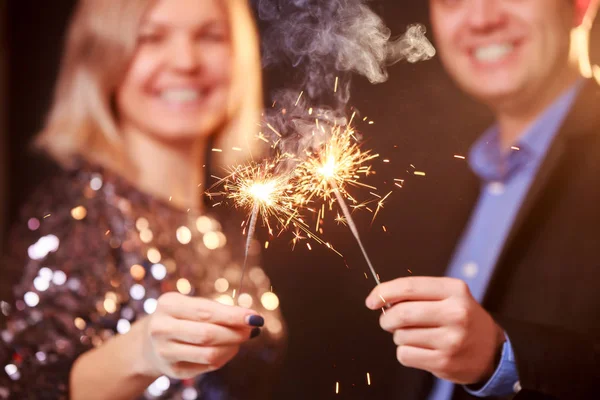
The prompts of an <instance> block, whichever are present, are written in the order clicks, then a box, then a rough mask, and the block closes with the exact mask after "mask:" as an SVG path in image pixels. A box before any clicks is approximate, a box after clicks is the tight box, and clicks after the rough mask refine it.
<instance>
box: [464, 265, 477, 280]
mask: <svg viewBox="0 0 600 400" xmlns="http://www.w3.org/2000/svg"><path fill="white" fill-rule="evenodd" d="M478 272H479V266H478V265H477V264H476V263H474V262H469V263H466V264H465V265H463V267H462V273H463V275H464V276H465V278H475V277H476V276H477V273H478Z"/></svg>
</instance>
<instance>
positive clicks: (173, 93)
mask: <svg viewBox="0 0 600 400" xmlns="http://www.w3.org/2000/svg"><path fill="white" fill-rule="evenodd" d="M160 97H161V98H162V99H163V100H166V101H169V102H172V103H191V102H194V101H198V100H200V99H201V98H202V97H203V93H202V91H200V90H198V89H168V90H163V91H162V92H161V93H160Z"/></svg>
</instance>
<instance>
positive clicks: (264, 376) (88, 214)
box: [0, 163, 285, 400]
mask: <svg viewBox="0 0 600 400" xmlns="http://www.w3.org/2000/svg"><path fill="white" fill-rule="evenodd" d="M229 219H231V221H226V220H225V219H222V218H221V219H220V218H216V217H210V216H207V215H193V213H191V212H186V211H181V210H178V209H176V208H174V207H172V206H171V205H170V203H168V202H162V201H159V200H157V199H155V198H152V197H150V196H148V195H147V194H144V193H141V192H139V191H138V190H136V189H135V188H134V187H133V186H131V185H130V184H128V183H127V182H126V181H125V180H124V179H122V178H120V177H119V176H117V175H115V174H112V173H110V172H108V171H106V170H103V169H102V168H97V167H94V166H91V165H89V164H85V163H81V165H80V166H79V168H77V169H74V170H71V171H64V173H63V174H61V175H60V176H57V177H56V178H54V179H52V180H50V181H48V182H46V183H45V184H44V185H43V187H42V188H40V190H38V191H37V194H36V195H34V196H33V199H32V201H31V202H29V203H28V204H26V205H25V207H23V210H22V220H21V223H20V224H19V225H18V226H17V227H16V228H14V229H13V230H12V232H11V235H10V238H9V246H8V250H7V252H8V257H7V258H6V259H5V262H4V263H3V265H2V271H6V270H7V269H12V270H14V269H15V268H17V269H20V271H19V272H20V276H22V279H21V280H20V282H19V283H18V285H17V286H16V287H15V288H14V301H11V302H5V301H3V302H1V303H0V304H1V311H2V314H4V316H5V317H6V327H5V328H4V329H3V330H1V331H0V334H1V336H0V399H3V398H10V399H66V398H68V388H69V374H70V370H71V367H72V365H73V362H74V361H75V359H76V358H77V357H78V356H79V355H81V354H82V353H83V352H85V351H87V350H90V349H92V348H94V347H97V346H101V345H102V344H103V343H104V342H105V341H107V340H109V339H110V338H111V337H112V336H114V335H118V334H126V333H127V332H128V331H129V329H130V327H131V325H132V324H133V323H134V322H135V321H136V320H137V319H139V318H140V317H142V316H144V315H146V314H149V313H152V312H153V311H154V309H155V308H156V304H157V298H158V297H159V296H160V295H161V294H163V293H165V292H170V291H179V292H180V293H183V294H186V295H190V296H201V297H205V298H210V299H215V300H217V301H220V302H223V303H225V304H233V299H232V294H233V293H232V292H233V290H234V289H235V288H236V287H237V286H238V281H239V276H240V269H241V262H242V252H243V248H244V244H243V238H242V237H241V230H240V219H239V218H237V220H234V218H232V217H229ZM228 226H231V227H232V229H229V228H228ZM225 232H227V235H226V234H225ZM252 258H253V259H252ZM256 258H257V257H256V254H255V255H254V256H253V257H251V260H250V262H249V264H248V266H249V269H248V274H247V278H246V279H245V281H244V292H245V293H247V294H244V295H242V296H240V297H239V299H238V301H239V303H240V305H243V306H245V307H250V308H252V309H254V310H256V311H258V312H259V313H261V314H262V315H263V316H264V317H265V320H266V325H265V328H263V331H262V335H261V336H259V337H258V338H257V339H254V340H252V341H250V342H248V343H247V344H245V345H244V346H242V349H241V350H240V352H239V353H238V355H237V356H236V357H235V358H234V359H233V360H232V361H231V362H230V363H229V364H227V365H226V366H225V367H224V368H222V369H221V370H218V371H215V372H211V373H208V374H204V375H201V376H199V377H197V378H196V379H190V380H184V381H180V380H175V379H170V378H167V377H166V376H163V377H160V378H159V379H157V380H156V381H155V382H154V383H153V384H152V385H150V386H149V387H148V388H147V390H146V391H145V392H144V394H143V395H142V396H141V398H142V399H183V400H192V399H203V400H217V399H219V400H221V399H239V400H245V399H261V400H262V399H267V398H269V395H268V393H269V388H270V387H271V380H272V378H273V377H274V374H273V373H274V371H275V370H276V369H277V367H278V363H279V362H280V360H281V356H282V350H283V347H284V346H283V342H284V331H285V329H284V325H283V321H282V319H281V316H280V314H279V312H278V304H279V302H278V299H277V296H276V295H275V294H274V293H272V292H271V291H270V290H271V288H270V282H269V279H268V278H267V276H266V275H265V273H264V272H263V271H262V269H261V268H260V267H258V266H256ZM0 329H2V328H0Z"/></svg>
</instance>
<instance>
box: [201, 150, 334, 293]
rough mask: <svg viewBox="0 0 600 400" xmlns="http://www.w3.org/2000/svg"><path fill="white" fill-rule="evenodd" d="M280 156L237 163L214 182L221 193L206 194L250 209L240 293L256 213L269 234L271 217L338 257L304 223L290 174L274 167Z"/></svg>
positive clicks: (277, 164) (300, 203) (252, 236)
mask: <svg viewBox="0 0 600 400" xmlns="http://www.w3.org/2000/svg"><path fill="white" fill-rule="evenodd" d="M288 157H289V156H288ZM283 158H287V157H278V158H277V159H275V160H271V161H265V162H263V163H250V164H245V165H238V166H237V167H235V168H233V169H232V170H230V173H229V175H227V176H226V177H225V178H223V179H221V180H219V182H217V183H216V184H215V185H214V186H218V185H221V184H222V185H223V189H224V191H223V192H217V193H209V194H210V195H211V196H218V195H224V196H226V198H228V199H230V200H232V201H233V203H234V204H235V206H236V207H239V208H244V209H247V210H250V214H249V220H248V225H247V236H246V245H245V248H244V263H243V266H242V274H241V277H240V285H239V290H238V291H237V293H240V294H241V293H242V285H243V281H244V275H245V272H246V268H247V264H248V254H249V252H250V246H251V244H252V239H253V238H254V235H255V233H256V225H257V223H258V220H259V216H260V217H261V219H262V221H263V223H264V224H265V225H266V226H267V227H268V230H269V233H270V234H272V233H273V227H272V226H271V220H273V219H274V220H275V221H276V223H277V225H278V226H279V227H280V228H281V230H285V229H287V228H289V227H290V226H294V227H295V228H296V229H297V230H301V231H304V232H305V233H306V234H307V238H310V239H313V240H315V241H317V242H318V243H320V244H324V245H326V246H327V247H328V248H330V249H331V250H333V251H334V252H335V253H337V254H338V255H340V256H341V254H340V253H339V252H337V251H336V250H335V249H333V247H332V246H331V245H330V244H329V243H326V242H325V241H323V240H322V239H321V238H319V237H318V236H317V235H315V234H313V233H312V232H311V231H310V229H309V227H308V226H307V225H306V224H305V223H304V222H303V220H302V218H301V215H300V211H301V209H302V202H301V201H300V198H299V197H298V196H297V193H296V192H295V191H294V190H293V187H294V182H293V180H292V179H291V178H292V176H290V175H289V174H278V173H277V168H278V166H279V164H280V163H281V161H282V159H283ZM214 186H213V187H214ZM296 238H301V236H300V235H299V234H296V235H295V240H296ZM298 240H299V239H298ZM234 297H235V296H234Z"/></svg>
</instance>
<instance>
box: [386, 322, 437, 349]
mask: <svg viewBox="0 0 600 400" xmlns="http://www.w3.org/2000/svg"><path fill="white" fill-rule="evenodd" d="M445 334H447V329H446V328H443V327H437V328H405V329H398V330H396V331H395V332H394V343H395V344H396V346H411V347H419V348H421V349H429V350H435V349H439V346H440V345H441V344H443V343H444V342H445Z"/></svg>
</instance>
